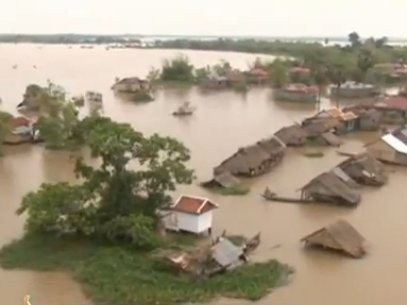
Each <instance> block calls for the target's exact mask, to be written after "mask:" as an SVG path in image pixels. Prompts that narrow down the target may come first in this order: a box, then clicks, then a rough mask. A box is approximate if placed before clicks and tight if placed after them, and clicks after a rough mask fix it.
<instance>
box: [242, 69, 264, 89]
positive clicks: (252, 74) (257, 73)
mask: <svg viewBox="0 0 407 305" xmlns="http://www.w3.org/2000/svg"><path fill="white" fill-rule="evenodd" d="M246 79H247V82H248V83H249V84H254V85H264V84H266V83H267V80H268V73H267V71H266V70H264V69H262V68H253V69H251V70H249V71H247V72H246Z"/></svg>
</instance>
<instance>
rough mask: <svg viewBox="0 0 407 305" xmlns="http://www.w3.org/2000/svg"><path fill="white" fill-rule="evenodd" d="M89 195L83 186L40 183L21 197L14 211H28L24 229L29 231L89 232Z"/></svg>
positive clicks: (90, 226) (21, 212) (90, 228)
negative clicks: (35, 188)
mask: <svg viewBox="0 0 407 305" xmlns="http://www.w3.org/2000/svg"><path fill="white" fill-rule="evenodd" d="M89 198H90V193H89V192H87V190H86V189H85V188H83V187H82V186H72V185H68V184H67V183H57V184H43V185H41V187H40V189H39V190H38V191H36V192H31V193H29V194H27V195H26V196H25V197H24V198H23V201H22V203H21V206H20V208H19V209H18V210H17V214H18V215H21V214H23V213H24V212H27V213H28V215H27V216H28V217H27V220H26V224H25V228H26V230H27V231H28V232H30V233H37V232H40V233H57V234H64V233H65V234H66V233H75V234H78V233H90V232H92V231H93V229H92V225H91V224H90V223H89V222H88V221H89V219H91V217H89V216H90V215H89V214H90V213H91V210H92V208H91V206H86V202H87V201H88V200H89Z"/></svg>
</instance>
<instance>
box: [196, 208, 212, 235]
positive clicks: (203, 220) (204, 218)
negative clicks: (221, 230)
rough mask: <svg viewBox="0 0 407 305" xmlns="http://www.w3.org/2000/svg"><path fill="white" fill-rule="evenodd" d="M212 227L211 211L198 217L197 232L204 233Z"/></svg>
mask: <svg viewBox="0 0 407 305" xmlns="http://www.w3.org/2000/svg"><path fill="white" fill-rule="evenodd" d="M211 227H212V211H209V212H206V213H204V214H202V215H201V216H199V222H198V230H199V232H205V231H207V230H208V229H210V228H211Z"/></svg>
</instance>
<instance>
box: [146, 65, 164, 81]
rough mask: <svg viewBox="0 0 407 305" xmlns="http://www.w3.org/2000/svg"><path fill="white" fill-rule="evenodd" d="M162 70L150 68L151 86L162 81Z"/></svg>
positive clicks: (148, 76) (149, 79)
mask: <svg viewBox="0 0 407 305" xmlns="http://www.w3.org/2000/svg"><path fill="white" fill-rule="evenodd" d="M160 73H161V72H160V70H159V69H156V68H154V67H151V68H150V71H148V74H147V80H148V81H149V82H150V84H153V85H154V84H156V83H157V82H158V81H159V80H160Z"/></svg>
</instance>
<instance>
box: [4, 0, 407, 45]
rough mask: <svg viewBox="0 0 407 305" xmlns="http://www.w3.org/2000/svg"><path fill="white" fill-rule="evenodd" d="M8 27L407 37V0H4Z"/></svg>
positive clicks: (55, 30)
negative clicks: (357, 33)
mask: <svg viewBox="0 0 407 305" xmlns="http://www.w3.org/2000/svg"><path fill="white" fill-rule="evenodd" d="M0 4H1V6H0V32H2V33H17V32H19V33H134V34H172V35H178V34H184V35H261V36H263V35H264V36H346V35H347V34H348V33H349V32H352V31H354V30H356V31H358V32H359V33H360V34H361V35H362V36H383V35H386V36H392V37H407V18H406V13H407V0H146V1H143V0H0Z"/></svg>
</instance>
